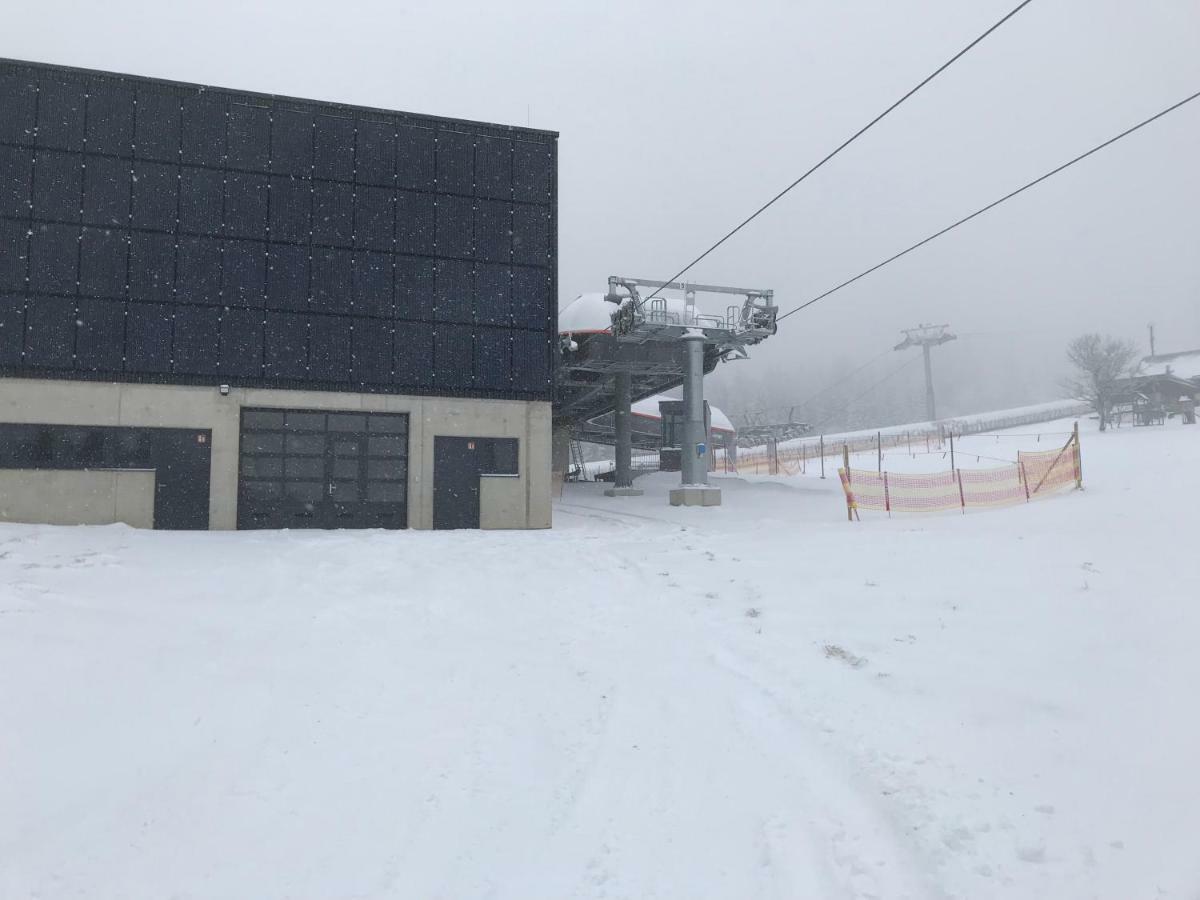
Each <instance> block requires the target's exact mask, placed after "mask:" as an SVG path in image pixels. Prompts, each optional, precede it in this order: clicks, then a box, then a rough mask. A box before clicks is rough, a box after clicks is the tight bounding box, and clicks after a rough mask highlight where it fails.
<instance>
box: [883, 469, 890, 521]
mask: <svg viewBox="0 0 1200 900" xmlns="http://www.w3.org/2000/svg"><path fill="white" fill-rule="evenodd" d="M883 508H884V509H886V510H887V514H888V518H889V519H890V518H891V517H892V493H891V491H890V490H888V477H887V472H884V473H883Z"/></svg>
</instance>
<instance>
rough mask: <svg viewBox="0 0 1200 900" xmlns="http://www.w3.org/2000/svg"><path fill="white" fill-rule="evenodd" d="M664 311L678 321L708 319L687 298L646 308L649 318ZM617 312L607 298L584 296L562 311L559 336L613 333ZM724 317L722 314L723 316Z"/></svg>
mask: <svg viewBox="0 0 1200 900" xmlns="http://www.w3.org/2000/svg"><path fill="white" fill-rule="evenodd" d="M655 310H661V311H662V312H665V313H667V314H669V315H671V316H674V317H675V319H674V321H677V322H687V321H691V319H690V315H692V314H698V315H704V314H705V312H704V309H703V308H702V307H701V306H700V305H699V304H697V305H696V306H694V307H689V306H688V304H687V301H686V300H685V299H684V298H683V297H669V296H659V297H655V298H654V300H653V301H652V302H651V303H650V304H649V305H646V306H645V308H644V311H645V312H646V313H647V314H650V313H652V312H654V311H655ZM616 311H617V304H615V303H610V302H608V301H607V300H605V299H604V294H600V293H589V294H580V295H579V296H578V297H576V298H575V299H574V300H571V301H570V302H568V303H567V304H565V305H564V306H562V307H560V308H559V311H558V333H559V334H588V333H593V332H600V331H610V330H611V329H612V314H613V313H614V312H616ZM723 314H724V313H723V312H722V315H723ZM687 331H688V332H689V333H691V332H694V333H697V334H703V330H696V329H687Z"/></svg>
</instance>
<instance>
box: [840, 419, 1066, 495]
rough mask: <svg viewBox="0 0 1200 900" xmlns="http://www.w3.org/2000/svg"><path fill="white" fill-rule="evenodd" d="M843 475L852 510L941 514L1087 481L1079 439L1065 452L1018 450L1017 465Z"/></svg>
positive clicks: (852, 471)
mask: <svg viewBox="0 0 1200 900" xmlns="http://www.w3.org/2000/svg"><path fill="white" fill-rule="evenodd" d="M838 475H839V476H840V477H841V479H842V489H843V490H844V491H845V492H846V506H847V508H848V509H849V510H850V511H851V512H854V511H856V510H860V509H875V510H880V511H881V512H889V513H892V512H939V511H943V510H949V509H961V510H967V509H976V508H979V509H983V508H988V507H995V506H1010V505H1012V504H1014V503H1029V502H1030V501H1033V500H1038V499H1041V498H1042V497H1048V496H1050V495H1051V494H1055V493H1058V492H1059V491H1062V490H1064V489H1066V488H1076V487H1082V484H1083V481H1082V472H1081V468H1080V457H1079V440H1078V438H1077V437H1072V438H1071V440H1070V441H1069V442H1068V443H1067V445H1066V446H1065V447H1063V448H1062V449H1060V450H1044V451H1040V452H1036V453H1026V452H1024V451H1021V452H1018V454H1017V462H1016V463H1014V464H1012V465H1007V466H1000V467H999V468H994V469H955V470H953V471H948V472H933V473H930V474H921V475H908V474H899V473H892V472H873V471H871V470H870V469H850V470H849V471H847V470H846V469H844V468H840V469H838Z"/></svg>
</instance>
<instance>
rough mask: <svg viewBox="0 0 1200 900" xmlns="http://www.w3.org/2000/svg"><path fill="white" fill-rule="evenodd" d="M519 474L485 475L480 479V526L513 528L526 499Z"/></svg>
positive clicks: (522, 480)
mask: <svg viewBox="0 0 1200 900" xmlns="http://www.w3.org/2000/svg"><path fill="white" fill-rule="evenodd" d="M523 482H524V479H523V478H522V477H521V476H519V475H484V476H482V477H481V478H480V479H479V527H480V528H512V527H514V526H513V525H512V524H511V523H512V522H515V521H517V520H518V518H519V517H520V515H521V509H522V505H523V504H524V501H525V485H524V484H523Z"/></svg>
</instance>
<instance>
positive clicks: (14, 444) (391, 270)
mask: <svg viewBox="0 0 1200 900" xmlns="http://www.w3.org/2000/svg"><path fill="white" fill-rule="evenodd" d="M556 172H557V135H556V134H555V133H553V132H549V131H542V130H535V129H530V128H514V127H509V126H501V125H491V124H486V123H480V122H468V121H460V120H455V119H445V118H436V117H432V116H425V115H415V114H410V113H404V112H396V111H390V110H380V109H370V108H365V107H357V106H348V105H344V104H335V103H325V102H318V101H313V100H301V99H294V98H290V97H281V96H274V95H264V94H256V93H249V92H244V91H236V90H228V89H224V88H212V87H202V86H198V85H190V84H181V83H175V82H166V81H160V80H154V79H149V78H142V77H136V76H129V75H117V74H111V73H104V72H92V71H84V70H79V69H71V68H65V67H60V66H48V65H41V64H36V63H26V62H17V61H7V60H0V520H8V521H40V522H47V523H61V524H85V523H105V522H126V523H128V524H131V525H135V526H141V527H152V528H175V529H207V528H212V529H232V528H355V527H377V528H405V527H413V528H479V527H484V528H544V527H549V526H550V524H551V498H552V496H553V493H554V490H555V479H556V478H557V479H561V478H562V477H563V475H564V474H565V472H566V469H567V461H568V458H569V448H570V442H571V439H572V435H575V436H577V437H578V438H579V439H589V440H594V439H596V438H597V436H598V435H601V433H602V432H604V430H605V429H606V428H607V429H608V430H607V432H606V433H607V434H608V435H609V438H608V442H610V443H612V444H613V445H614V446H615V448H616V479H615V482H614V485H613V488H612V491H611V492H612V493H613V494H614V495H617V496H620V495H621V494H623V493H632V492H634V491H635V490H636V489H635V488H634V486H633V480H632V471H631V466H630V454H631V448H632V447H633V445H634V441H635V434H636V432H637V429H635V428H634V427H633V424H632V423H633V416H632V410H633V404H634V403H636V402H638V401H641V400H644V399H645V398H649V397H651V396H654V395H658V394H661V393H663V392H664V391H668V390H671V389H673V388H676V387H679V386H682V387H683V400H682V401H681V402H679V401H676V403H677V404H678V405H677V406H671V405H670V404H666V405H661V407H660V409H659V410H658V412H659V414H660V415H665V416H667V418H668V419H669V425H670V427H669V429H661V428H660V434H661V433H663V431H664V430H666V431H669V437H668V443H674V444H677V445H678V447H677V448H675V449H678V451H679V452H678V465H679V468H680V470H681V473H682V475H681V484H680V488H679V489H678V490H677V491H675V492H674V493H673V494H672V502H678V503H696V504H706V503H707V504H711V503H715V502H717V500H718V498H719V494H718V493H717V492H716V491H715V489H713V488H711V487H709V486H708V485H707V465H708V461H709V459H710V458H711V452H712V450H711V447H712V435H713V433H714V432H711V431H710V418H709V417H710V413H706V407H705V404H704V400H703V386H702V385H703V377H704V375H705V373H707V372H711V371H712V369H713V368H714V367H715V366H716V364H717V363H718V362H720V361H722V360H730V359H736V358H740V357H745V356H746V355H747V351H748V348H749V347H751V346H752V345H754V344H755V343H757V342H759V341H761V340H763V339H765V338H766V337H768V336H769V335H770V334H771V333H773V332H774V330H775V307H774V304H773V301H772V295H771V292H770V291H764V290H748V289H740V288H727V287H721V286H715V285H691V284H664V283H661V282H655V281H646V280H640V279H633V278H621V277H614V278H610V279H609V281H608V285H607V290H606V291H605V292H604V293H601V294H598V295H585V296H584V297H581V298H579V299H578V300H576V301H575V302H574V303H571V304H569V305H567V306H566V307H565V308H564V309H563V311H562V315H561V320H560V317H559V315H558V310H557V303H556V299H555V298H556V295H557V291H558V271H557V260H558V254H557V237H558V233H557V193H556V192H557V175H556ZM698 297H700V298H704V299H705V300H706V301H712V302H713V304H714V306H713V308H702V305H701V304H698V303H697V298H698ZM713 298H717V299H716V300H713ZM606 416H607V417H608V418H607V419H606V418H605V417H606ZM606 423H611V424H606ZM716 433H717V434H719V433H720V430H719V429H718V430H717V432H716ZM676 435H678V437H676ZM668 449H671V448H670V447H668ZM614 502H619V501H615V500H614Z"/></svg>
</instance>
